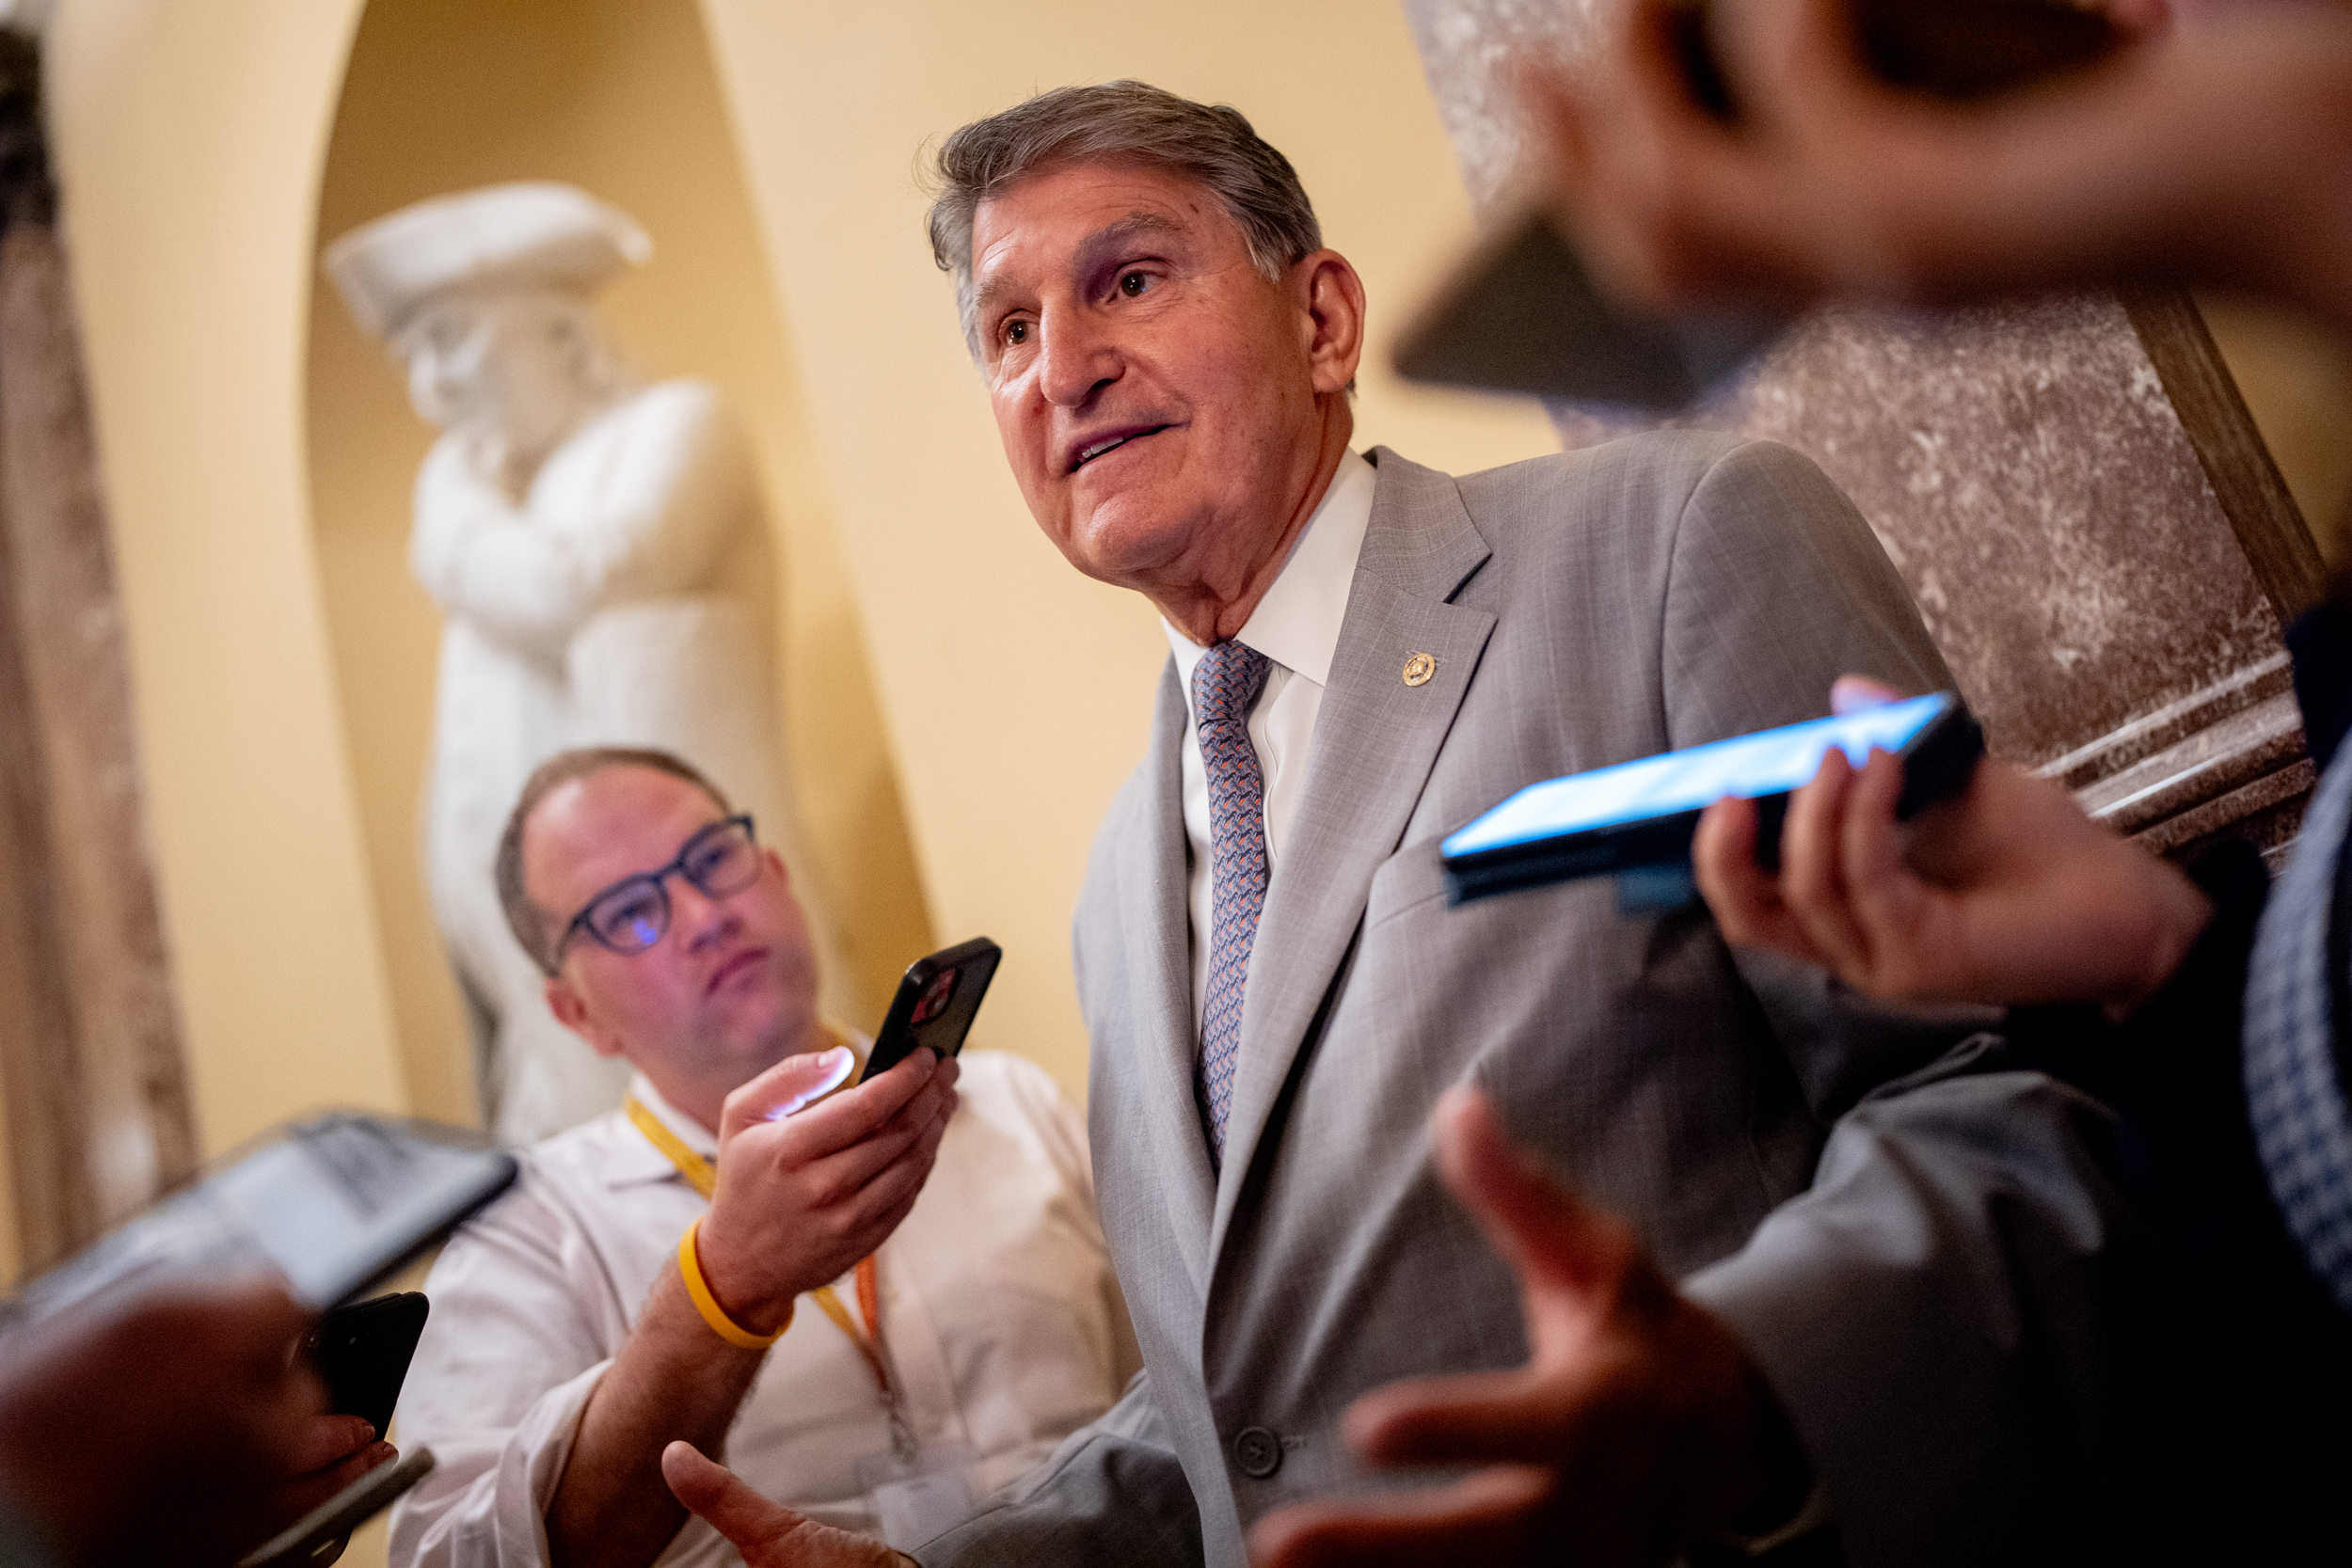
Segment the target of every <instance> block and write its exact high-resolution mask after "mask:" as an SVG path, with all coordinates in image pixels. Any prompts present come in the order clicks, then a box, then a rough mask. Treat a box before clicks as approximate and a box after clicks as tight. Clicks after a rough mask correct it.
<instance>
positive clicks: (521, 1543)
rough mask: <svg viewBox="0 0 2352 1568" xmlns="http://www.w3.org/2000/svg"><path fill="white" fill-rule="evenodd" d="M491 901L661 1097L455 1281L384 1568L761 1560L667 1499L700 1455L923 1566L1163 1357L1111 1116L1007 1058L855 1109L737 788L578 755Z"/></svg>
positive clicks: (591, 1147)
mask: <svg viewBox="0 0 2352 1568" xmlns="http://www.w3.org/2000/svg"><path fill="white" fill-rule="evenodd" d="M498 879H499V889H500V895H501V901H502V902H503V904H504V906H505V909H506V913H507V918H508V921H509V923H510V925H512V927H514V931H515V935H516V939H517V940H518V941H519V942H521V943H522V945H523V947H524V948H525V950H526V951H528V952H529V953H530V954H531V955H532V958H534V959H536V960H537V961H538V963H539V965H540V967H541V969H542V970H543V971H544V972H545V973H546V974H547V977H548V978H547V998H548V1006H549V1008H550V1009H551V1010H552V1011H553V1012H554V1014H555V1016H556V1018H557V1019H558V1020H559V1021H561V1022H563V1023H564V1025H566V1026H567V1027H568V1028H570V1029H571V1030H572V1031H573V1032H574V1033H575V1034H577V1035H578V1036H579V1037H580V1039H581V1041H582V1042H583V1046H584V1048H585V1049H589V1050H593V1051H595V1052H596V1053H599V1054H601V1055H608V1056H618V1057H621V1058H623V1059H625V1060H627V1061H628V1063H629V1065H630V1066H631V1067H632V1068H634V1069H636V1074H635V1077H634V1079H633V1080H632V1082H631V1085H630V1089H629V1094H628V1099H627V1101H625V1102H624V1105H623V1107H622V1108H621V1109H620V1110H617V1111H614V1112H612V1113H611V1114H609V1115H607V1116H604V1117H599V1118H597V1119H596V1120H594V1121H591V1122H589V1123H587V1124H585V1125H583V1126H581V1127H578V1128H575V1129H572V1130H571V1131H569V1132H563V1133H560V1134H558V1135H556V1136H554V1137H551V1138H548V1139H546V1140H544V1141H543V1142H541V1143H538V1144H535V1145H533V1146H532V1147H531V1148H527V1149H523V1150H520V1151H518V1153H519V1158H520V1160H521V1164H522V1174H521V1176H520V1177H519V1179H518V1180H516V1185H515V1188H514V1190H513V1191H512V1192H511V1193H510V1194H508V1196H505V1197H503V1198H501V1200H500V1201H499V1202H498V1203H497V1204H495V1205H493V1206H492V1207H491V1208H489V1209H488V1210H485V1212H483V1213H482V1214H480V1215H479V1216H477V1217H476V1218H475V1219H474V1220H472V1221H471V1222H469V1224H468V1225H467V1226H466V1227H464V1228H463V1229H461V1230H460V1231H459V1232H458V1233H457V1234H456V1235H455V1236H454V1237H453V1239H452V1240H451V1242H450V1243H449V1245H448V1246H447V1248H446V1249H445V1250H444V1251H443V1252H442V1254H441V1256H440V1259H439V1260H438V1261H437V1263H436V1264H435V1266H434V1269H433V1273H432V1276H431V1278H430V1279H429V1280H428V1281H427V1283H426V1286H425V1290H426V1293H427V1294H428V1295H429V1296H430V1297H431V1298H432V1300H433V1316H432V1320H431V1322H430V1323H429V1324H428V1326H427V1328H426V1331H425V1336H424V1339H423V1342H422V1343H421V1346H420V1347H419V1350H418V1354H417V1359H416V1362H415V1364H414V1366H413V1368H412V1370H411V1371H410V1374H409V1378H408V1383H407V1387H406V1392H405V1395H404V1398H403V1401H402V1406H401V1431H402V1436H403V1439H404V1441H406V1442H420V1443H424V1444H426V1445H429V1446H430V1447H431V1448H432V1449H433V1450H434V1451H435V1453H436V1454H437V1456H438V1457H439V1461H440V1463H439V1465H438V1466H437V1469H436V1470H435V1472H434V1473H433V1474H432V1475H431V1476H430V1477H428V1478H427V1479H426V1481H424V1482H423V1483H422V1484H421V1485H420V1486H419V1487H418V1488H417V1489H416V1490H415V1491H414V1492H412V1493H410V1494H409V1495H408V1496H407V1497H405V1498H404V1499H403V1500H402V1502H401V1504H400V1506H399V1508H398V1509H397V1511H396V1512H395V1514H394V1517H393V1523H392V1549H391V1560H392V1562H394V1563H395V1564H420V1563H432V1564H442V1563H459V1562H463V1563H468V1564H483V1563H494V1564H499V1565H501V1568H504V1565H513V1564H536V1563H546V1562H559V1561H560V1562H562V1563H564V1564H566V1565H567V1568H568V1565H572V1564H580V1563H598V1564H602V1563H613V1564H623V1563H626V1564H644V1563H648V1562H651V1561H653V1560H655V1559H656V1558H657V1557H660V1558H661V1560H663V1561H664V1562H665V1563H725V1562H733V1561H737V1560H739V1559H737V1558H736V1557H735V1555H734V1552H733V1550H732V1548H730V1547H729V1546H728V1545H727V1544H726V1543H725V1542H724V1541H723V1540H722V1539H721V1538H720V1537H719V1536H718V1535H717V1534H716V1533H715V1532H714V1531H712V1530H711V1529H710V1528H709V1527H708V1526H707V1525H706V1524H704V1523H702V1522H701V1521H699V1520H690V1519H689V1518H688V1516H687V1513H686V1511H685V1510H684V1508H682V1507H681V1506H680V1505H679V1504H678V1503H677V1501H676V1500H675V1498H674V1497H672V1495H671V1493H670V1491H669V1488H668V1487H667V1486H666V1485H665V1484H664V1483H663V1481H662V1479H661V1473H660V1456H661V1450H662V1449H663V1448H664V1447H665V1446H666V1445H667V1444H668V1443H670V1442H672V1441H673V1440H676V1439H684V1440H686V1441H688V1442H691V1443H692V1444H693V1445H694V1446H695V1447H696V1448H698V1449H701V1450H702V1451H703V1452H705V1453H707V1454H712V1455H718V1454H721V1453H723V1454H724V1456H725V1459H726V1462H727V1463H728V1464H729V1465H730V1466H731V1467H732V1468H733V1469H734V1470H735V1471H736V1473H737V1474H738V1475H739V1476H740V1477H742V1478H743V1480H744V1481H746V1482H748V1483H749V1484H750V1485H751V1486H753V1487H754V1488H755V1489H756V1490H758V1491H759V1492H761V1493H762V1494H764V1495H765V1496H767V1497H771V1498H773V1499H775V1500H777V1501H781V1502H787V1503H789V1504H790V1506H791V1507H793V1508H794V1509H795V1510H797V1511H799V1512H800V1513H804V1514H807V1515H809V1516H811V1517H814V1518H818V1519H820V1520H823V1521H824V1522H825V1523H827V1524H831V1525H834V1526H837V1527H840V1528H848V1529H853V1530H857V1531H860V1532H863V1533H866V1534H870V1535H879V1536H882V1538H884V1539H885V1540H888V1541H891V1542H892V1543H893V1544H900V1543H901V1542H902V1541H911V1540H914V1539H920V1538H925V1537H927V1535H928V1534H929V1533H930V1532H933V1531H935V1530H937V1529H939V1528H945V1527H946V1525H948V1524H952V1523H954V1522H956V1520H957V1519H958V1518H960V1517H961V1514H962V1513H963V1512H964V1511H966V1510H968V1509H970V1508H972V1507H976V1506H977V1503H978V1500H979V1499H980V1498H982V1497H985V1496H986V1495H987V1494H988V1493H990V1492H991V1491H993V1490H994V1489H995V1488H996V1487H998V1486H1001V1485H1003V1484H1004V1483H1006V1482H1008V1481H1011V1480H1013V1479H1015V1478H1016V1477H1018V1476H1019V1475H1021V1474H1022V1473H1023V1472H1024V1471H1025V1470H1026V1469H1027V1468H1028V1467H1029V1466H1031V1465H1034V1464H1036V1463H1037V1462H1039V1461H1041V1460H1042V1459H1043V1458H1044V1457H1045V1456H1046V1455H1047V1454H1048V1453H1050V1452H1051V1451H1052V1449H1054V1447H1055V1445H1056V1444H1057V1442H1058V1441H1059V1439H1060V1438H1061V1437H1063V1436H1064V1435H1065V1434H1066V1433H1070V1432H1071V1431H1073V1430H1074V1429H1076V1428H1077V1427H1079V1426H1082V1425H1084V1424H1085V1423H1086V1422H1088V1421H1089V1420H1091V1419H1092V1418H1094V1417H1096V1416H1098V1415H1100V1414H1101V1413H1102V1412H1103V1411H1104V1409H1106V1408H1107V1407H1108V1406H1109V1405H1110V1404H1111V1402H1113V1400H1114V1399H1115V1398H1116V1397H1117V1396H1118V1394H1119V1391H1120V1386H1121V1385H1122V1384H1123V1383H1124V1381H1125V1380H1126V1378H1127V1377H1128V1375H1129V1374H1130V1373H1131V1372H1132V1371H1133V1370H1134V1367H1135V1365H1136V1352H1135V1349H1134V1343H1133V1338H1132V1331H1131V1330H1130V1329H1129V1328H1128V1326H1127V1322H1126V1316H1125V1311H1124V1308H1123V1307H1122V1305H1121V1304H1120V1298H1119V1294H1118V1287H1117V1285H1116V1283H1115V1281H1114V1278H1113V1275H1112V1273H1111V1266H1110V1262H1109V1259H1108V1256H1107V1254H1106V1252H1105V1250H1104V1243H1103V1237H1102V1232H1101V1228H1100V1227H1099V1225H1098V1224H1097V1222H1096V1219H1095V1212H1094V1201H1093V1188H1092V1177H1091V1173H1090V1168H1089V1156H1088V1150H1087V1137H1086V1130H1085V1125H1084V1123H1083V1121H1082V1120H1081V1119H1080V1118H1079V1117H1077V1116H1076V1114H1075V1113H1074V1112H1073V1110H1072V1109H1071V1107H1070V1106H1069V1105H1067V1104H1066V1103H1065V1102H1064V1101H1062V1099H1061V1097H1060V1095H1059V1093H1058V1091H1057V1088H1056V1087H1055V1085H1054V1084H1053V1082H1052V1081H1051V1080H1050V1079H1049V1078H1048V1077H1047V1076H1046V1075H1045V1074H1044V1073H1043V1072H1042V1071H1041V1069H1038V1068H1036V1067H1034V1066H1032V1065H1031V1064H1029V1063H1027V1062H1025V1061H1023V1060H1021V1059H1019V1058H1016V1057H1012V1056H1009V1055H1003V1054H999V1053H987V1052H980V1053H966V1054H965V1055H964V1056H963V1057H962V1058H961V1060H960V1061H949V1062H940V1061H938V1060H936V1059H935V1058H934V1057H933V1056H932V1055H931V1054H930V1053H928V1052H917V1053H914V1055H913V1056H912V1057H910V1058H909V1059H908V1060H906V1061H904V1062H901V1063H899V1064H898V1066H896V1067H894V1068H892V1069H890V1070H889V1071H887V1072H884V1073H882V1074H881V1075H880V1076H878V1077H877V1078H876V1079H874V1080H873V1081H872V1082H870V1083H857V1082H856V1080H857V1077H858V1074H859V1072H860V1070H861V1069H862V1067H863V1064H864V1055H865V1050H866V1043H867V1042H866V1041H865V1040H864V1039H863V1038H862V1037H855V1036H851V1035H849V1034H847V1033H846V1032H844V1031H842V1030H840V1029H837V1028H835V1027H834V1025H832V1024H831V1023H828V1022H825V1021H824V1020H822V1019H819V1018H818V1016H817V1013H816V1006H815V999H816V995H817V974H816V966H815V959H814V958H813V956H812V953H811V949H810V942H809V936H808V929H807V926H806V923H805V921H804V920H803V915H802V912H801V909H800V906H799V904H798V903H797V902H796V901H795V900H794V898H793V895H792V890H791V887H790V885H789V880H788V878H787V872H786V870H785V866H784V863H783V862H782V861H781V860H780V859H779V858H778V857H777V856H776V854H775V853H774V851H772V850H771V849H768V848H766V847H762V846H761V845H760V844H759V842H758V839H757V836H756V832H755V824H754V823H753V821H752V819H751V818H750V817H749V816H741V815H738V814H736V813H734V812H733V811H732V810H731V809H730V808H729V806H728V805H727V803H726V801H725V800H724V799H723V796H722V795H721V794H720V792H719V790H718V789H717V788H716V787H715V786H714V785H713V784H710V783H709V781H707V779H705V778H703V777H702V776H701V775H700V774H699V773H697V772H695V771H694V769H693V768H691V767H690V766H689V765H687V764H686V763H684V762H682V761H680V760H679V759H677V758H675V757H673V756H670V755H668V754H666V753H662V752H640V751H625V750H618V749H597V750H589V751H580V752H567V753H564V755H561V756H558V757H556V758H554V759H553V760H551V761H550V762H548V764H547V765H546V766H544V767H543V768H540V769H539V771H538V772H537V773H535V774H534V775H533V776H532V779H531V781H530V782H529V783H528V784H526V785H525V787H524V790H523V793H522V797H521V799H520V800H518V801H517V802H516V806H515V809H514V812H513V814H512V816H510V818H509V820H508V823H507V827H506V832H505V834H504V838H503V840H502V842H501V847H500V853H499V860H498ZM850 1085H854V1086H850ZM935 1173H936V1174H937V1175H938V1176H940V1177H942V1178H944V1180H930V1181H929V1184H928V1185H927V1184H926V1183H927V1180H928V1179H929V1178H930V1177H931V1176H933V1175H934V1174H935ZM681 1527H683V1528H684V1529H685V1532H686V1533H685V1534H684V1535H682V1536H681V1534H680V1530H681Z"/></svg>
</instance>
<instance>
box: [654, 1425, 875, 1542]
mask: <svg viewBox="0 0 2352 1568" xmlns="http://www.w3.org/2000/svg"><path fill="white" fill-rule="evenodd" d="M661 1477H662V1479H663V1480H664V1481H668V1482H669V1483H670V1490H671V1491H672V1492H673V1493H675V1494H676V1496H677V1500H678V1501H680V1502H682V1503H684V1504H685V1505H686V1506H687V1507H688V1508H690V1509H691V1510H692V1511H693V1512H694V1513H699V1514H701V1515H702V1516H703V1517H704V1518H705V1519H707V1520H708V1521H709V1522H710V1528H713V1529H715V1530H717V1531H718V1532H719V1533H720V1534H721V1535H723V1536H725V1537H726V1538H727V1540H728V1542H729V1543H730V1544H733V1545H734V1547H735V1549H736V1550H737V1551H738V1552H739V1553H741V1554H742V1558H743V1563H744V1568H898V1565H899V1564H902V1563H911V1562H913V1561H914V1559H913V1558H911V1557H908V1556H907V1555H906V1554H904V1553H903V1552H894V1551H892V1550H891V1549H890V1548H889V1547H887V1546H885V1545H883V1544H882V1543H881V1542H879V1541H877V1540H875V1539H874V1538H873V1537H872V1536H870V1535H857V1534H853V1533H852V1532H850V1531H849V1530H846V1529H834V1528H833V1527H832V1526H830V1525H820V1524H818V1522H817V1521H816V1520H814V1519H804V1518H803V1517H802V1516H801V1515H799V1514H797V1513H793V1512H792V1511H791V1510H790V1509H788V1508H786V1507H784V1506H782V1505H781V1504H778V1503H772V1502H770V1501H769V1500H768V1499H767V1498H765V1497H761V1496H760V1495H759V1494H758V1493H756V1492H755V1491H753V1490H752V1489H751V1488H750V1487H748V1486H746V1485H744V1484H743V1482H742V1481H739V1479H737V1477H736V1474H735V1472H734V1471H732V1470H730V1469H728V1468H727V1467H726V1466H725V1465H718V1464H714V1463H712V1462H711V1461H710V1460H708V1459H706V1458H704V1457H703V1454H702V1451H701V1450H700V1449H696V1448H695V1447H694V1445H693V1444H691V1443H673V1444H671V1445H670V1446H669V1447H668V1448H666V1449H662V1450H661Z"/></svg>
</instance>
